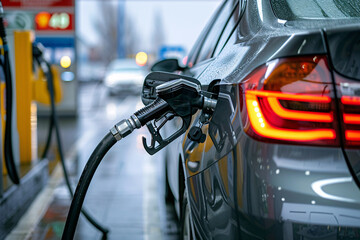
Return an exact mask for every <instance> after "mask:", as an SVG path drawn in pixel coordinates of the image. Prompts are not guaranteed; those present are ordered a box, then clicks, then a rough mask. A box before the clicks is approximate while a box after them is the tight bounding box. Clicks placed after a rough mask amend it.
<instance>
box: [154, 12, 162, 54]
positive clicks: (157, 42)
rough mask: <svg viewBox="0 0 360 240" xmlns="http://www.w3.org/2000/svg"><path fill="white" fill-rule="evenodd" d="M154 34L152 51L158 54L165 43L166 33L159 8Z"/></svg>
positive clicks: (156, 13)
mask: <svg viewBox="0 0 360 240" xmlns="http://www.w3.org/2000/svg"><path fill="white" fill-rule="evenodd" d="M152 33H153V36H152V42H153V44H152V46H153V48H152V50H151V51H152V53H153V54H154V55H155V56H157V54H158V53H159V50H160V47H161V46H162V45H163V44H164V41H165V34H164V26H163V20H162V15H161V12H160V11H159V10H158V9H157V10H156V11H155V15H154V28H153V31H152Z"/></svg>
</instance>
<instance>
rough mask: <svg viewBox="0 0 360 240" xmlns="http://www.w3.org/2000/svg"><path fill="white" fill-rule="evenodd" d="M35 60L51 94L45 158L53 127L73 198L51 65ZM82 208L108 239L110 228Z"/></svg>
mask: <svg viewBox="0 0 360 240" xmlns="http://www.w3.org/2000/svg"><path fill="white" fill-rule="evenodd" d="M34 50H35V51H36V50H38V49H34ZM35 51H34V52H35ZM35 60H36V61H37V62H38V64H39V66H40V67H41V68H42V70H43V71H44V73H45V76H46V79H47V86H48V92H49V95H50V104H51V105H50V107H51V108H50V109H51V116H50V125H49V133H48V137H47V141H46V146H45V150H44V152H43V158H45V157H46V156H47V153H48V149H49V146H50V142H51V137H52V131H53V129H55V137H56V143H57V148H58V152H59V156H60V162H61V167H62V169H63V173H64V179H65V183H66V186H67V188H68V190H69V193H70V196H71V198H73V197H74V193H73V190H72V188H71V184H70V180H69V175H68V171H67V169H66V165H65V158H64V153H63V147H62V141H61V136H60V128H59V124H58V116H57V112H56V106H55V90H54V80H53V75H52V72H51V65H50V64H49V63H48V62H47V61H45V59H43V57H42V56H41V55H38V56H36V57H35ZM80 209H81V212H82V214H83V215H84V216H85V218H86V219H87V220H88V221H89V222H90V223H91V224H92V225H93V226H94V227H95V228H97V229H98V230H99V231H101V232H102V234H103V236H102V239H107V234H108V233H109V230H108V229H107V228H105V227H103V226H101V225H100V224H99V223H98V222H97V221H96V220H95V219H94V218H93V217H92V216H91V215H90V214H89V213H88V212H87V211H86V210H85V209H84V208H80Z"/></svg>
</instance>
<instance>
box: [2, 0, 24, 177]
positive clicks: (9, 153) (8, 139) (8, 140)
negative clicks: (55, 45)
mask: <svg viewBox="0 0 360 240" xmlns="http://www.w3.org/2000/svg"><path fill="white" fill-rule="evenodd" d="M3 15H4V11H3V7H2V3H1V1H0V38H1V40H2V44H3V50H4V64H3V69H4V75H5V84H6V90H5V94H6V105H5V106H6V124H5V144H4V145H5V146H4V150H5V153H4V156H5V165H6V168H7V170H8V175H9V178H10V179H11V181H12V182H13V183H14V184H19V183H20V178H19V174H18V172H17V169H16V164H15V159H14V152H13V145H12V135H13V133H12V115H13V114H12V107H13V106H12V105H13V92H12V90H13V86H12V78H11V68H10V60H9V46H8V42H7V37H6V32H5V26H4V18H3Z"/></svg>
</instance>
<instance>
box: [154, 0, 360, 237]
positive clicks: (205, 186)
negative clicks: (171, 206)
mask: <svg viewBox="0 0 360 240" xmlns="http://www.w3.org/2000/svg"><path fill="white" fill-rule="evenodd" d="M188 59H189V60H188V62H187V66H186V67H185V68H180V67H179V66H178V65H177V64H174V60H168V61H167V60H165V61H162V62H159V63H158V64H156V65H154V67H153V70H162V71H169V72H173V71H180V72H181V74H184V75H188V76H191V77H194V78H196V79H198V80H199V81H200V82H201V84H202V87H203V90H206V91H209V92H212V93H213V94H214V96H216V97H217V106H216V109H215V111H214V113H213V115H212V116H208V115H206V114H203V113H202V112H201V111H199V112H198V113H197V114H196V115H194V116H193V118H192V120H193V121H192V126H197V127H200V128H201V129H202V132H203V134H204V135H205V137H204V138H203V139H197V140H196V139H195V140H194V138H191V137H189V134H188V133H186V134H184V135H183V137H181V138H178V139H177V140H176V141H174V142H172V143H171V144H170V145H169V147H167V148H166V154H165V155H166V161H165V162H166V164H165V169H166V171H165V173H166V187H167V188H166V189H167V191H166V198H167V199H168V200H174V203H175V207H176V209H177V213H178V215H179V219H180V223H181V237H182V238H183V239H193V238H196V239H360V190H359V187H360V182H359V180H360V150H359V149H360V3H359V2H358V1H349V0H345V1H338V0H331V1H321V0H311V1H310V0H307V1H295V0H257V1H246V0H240V1H230V0H228V1H224V2H223V4H222V5H221V6H220V7H219V9H218V10H217V11H216V12H215V14H214V16H213V18H212V19H211V21H210V22H209V24H208V25H207V27H206V28H205V29H204V31H203V32H202V34H201V35H200V37H199V39H198V41H197V42H196V44H195V46H194V48H193V50H192V51H191V53H190V55H189V57H188ZM175 63H176V62H175ZM180 125H181V121H174V123H173V125H172V126H171V127H168V129H167V131H168V132H173V131H174V130H173V129H174V128H176V127H179V126H180Z"/></svg>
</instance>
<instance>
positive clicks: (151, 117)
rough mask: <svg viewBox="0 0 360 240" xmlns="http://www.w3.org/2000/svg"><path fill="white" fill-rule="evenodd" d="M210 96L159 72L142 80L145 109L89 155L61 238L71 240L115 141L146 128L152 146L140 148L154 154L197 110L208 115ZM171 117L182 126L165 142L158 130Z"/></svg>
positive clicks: (195, 83) (186, 79) (197, 85)
mask: <svg viewBox="0 0 360 240" xmlns="http://www.w3.org/2000/svg"><path fill="white" fill-rule="evenodd" d="M211 97H212V94H210V93H208V92H205V91H202V90H201V85H200V82H199V81H198V80H196V79H194V78H190V77H187V76H180V75H176V74H168V73H162V72H153V73H150V74H149V75H148V76H147V77H146V79H145V82H144V86H143V94H142V101H143V103H144V104H145V105H146V106H145V107H144V108H142V109H140V110H138V111H137V112H135V113H134V114H133V115H131V116H130V117H129V118H128V119H124V120H121V121H120V122H118V123H117V124H115V126H114V127H113V128H111V130H110V132H109V133H108V134H106V136H105V137H104V138H103V139H102V140H101V142H100V143H99V144H98V145H97V147H96V148H95V150H94V151H93V153H92V154H91V156H90V158H89V160H88V162H87V164H86V166H85V168H84V170H83V172H82V174H81V177H80V180H79V183H78V185H77V188H76V190H75V195H74V197H73V200H72V203H71V206H70V210H69V213H68V217H67V219H66V223H65V228H64V232H63V235H62V239H63V240H68V239H73V237H74V234H75V229H76V225H77V222H78V219H79V215H80V210H81V207H82V205H83V202H84V199H85V195H86V192H87V189H88V187H89V185H90V182H91V179H92V178H93V176H94V174H95V171H96V169H97V167H98V166H99V164H100V162H101V160H102V159H103V157H104V156H105V154H106V153H107V152H108V151H109V149H110V148H111V147H112V146H113V145H114V144H115V143H116V142H117V141H119V140H121V139H123V138H125V137H126V136H128V135H129V134H131V133H132V132H133V131H134V130H135V129H137V128H141V127H142V126H144V125H146V126H147V128H148V130H149V132H150V134H151V144H150V146H148V145H147V143H146V139H145V138H143V145H144V148H145V150H146V151H147V152H148V153H149V154H151V155H153V154H155V153H156V152H158V151H159V150H161V149H162V148H164V147H165V146H167V145H168V144H169V143H170V142H172V141H174V140H175V139H176V138H178V137H179V136H180V135H182V134H183V133H185V131H186V130H187V129H188V128H189V126H190V123H191V118H192V115H193V114H195V113H196V112H197V110H199V109H201V110H202V111H203V112H207V113H209V114H211V113H212V111H213V110H214V109H215V106H216V100H215V99H213V98H211ZM174 117H180V118H181V119H182V127H181V128H180V129H178V130H177V131H176V132H174V133H173V134H172V135H170V136H169V137H168V138H165V139H164V138H163V137H162V136H161V134H160V129H161V128H162V127H163V126H164V125H165V124H166V123H167V122H168V121H169V120H171V119H172V118H174Z"/></svg>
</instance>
